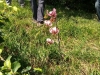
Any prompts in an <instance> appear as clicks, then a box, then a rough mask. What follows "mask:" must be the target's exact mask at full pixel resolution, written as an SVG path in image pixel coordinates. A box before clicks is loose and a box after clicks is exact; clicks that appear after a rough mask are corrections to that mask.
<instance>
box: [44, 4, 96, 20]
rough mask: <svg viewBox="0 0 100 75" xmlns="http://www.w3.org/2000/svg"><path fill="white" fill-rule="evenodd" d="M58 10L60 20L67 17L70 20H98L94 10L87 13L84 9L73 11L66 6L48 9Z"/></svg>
mask: <svg viewBox="0 0 100 75" xmlns="http://www.w3.org/2000/svg"><path fill="white" fill-rule="evenodd" d="M52 8H56V9H57V15H58V18H62V17H65V18H67V19H70V17H72V16H73V17H82V18H85V19H94V18H96V11H95V9H93V10H92V11H89V10H88V11H85V10H83V9H71V8H68V7H65V6H48V5H47V7H46V9H51V10H52Z"/></svg>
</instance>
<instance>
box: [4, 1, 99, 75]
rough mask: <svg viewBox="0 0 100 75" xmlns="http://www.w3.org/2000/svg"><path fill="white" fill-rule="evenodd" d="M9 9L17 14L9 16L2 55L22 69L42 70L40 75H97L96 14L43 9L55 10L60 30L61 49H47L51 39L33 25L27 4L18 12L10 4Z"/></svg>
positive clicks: (15, 3)
mask: <svg viewBox="0 0 100 75" xmlns="http://www.w3.org/2000/svg"><path fill="white" fill-rule="evenodd" d="M12 6H17V7H18V8H19V11H18V12H17V13H14V14H13V15H9V20H10V22H9V23H7V22H6V25H5V26H4V30H5V31H4V34H5V36H4V40H5V41H4V42H3V44H4V46H5V49H4V53H6V54H8V55H13V60H19V61H20V62H21V64H22V66H23V67H24V66H28V65H31V66H32V67H33V68H35V67H36V68H37V67H39V68H41V69H42V70H43V72H42V74H41V75H100V23H99V22H97V17H96V15H95V13H87V12H84V11H81V10H71V9H66V8H62V7H54V6H48V5H46V8H45V10H47V9H48V10H51V9H52V8H56V9H57V26H58V28H59V30H60V33H59V38H60V45H59V44H58V43H57V42H56V43H54V44H52V45H48V44H47V43H46V38H48V37H52V38H54V37H53V36H51V34H50V33H49V31H48V28H46V27H45V26H42V27H37V26H36V24H34V23H33V22H32V11H31V7H30V3H29V2H28V1H26V3H25V7H24V8H21V7H20V6H19V4H18V3H17V2H15V1H13V2H12ZM54 25H55V24H54ZM55 26H56V25H55ZM54 39H56V40H57V38H54ZM59 46H60V48H59ZM13 60H12V61H13ZM23 62H24V63H25V64H23Z"/></svg>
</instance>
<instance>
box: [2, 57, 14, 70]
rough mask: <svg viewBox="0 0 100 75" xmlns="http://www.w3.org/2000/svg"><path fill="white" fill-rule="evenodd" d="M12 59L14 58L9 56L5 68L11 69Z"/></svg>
mask: <svg viewBox="0 0 100 75" xmlns="http://www.w3.org/2000/svg"><path fill="white" fill-rule="evenodd" d="M11 57H12V56H9V57H8V58H7V59H6V60H5V62H4V66H5V67H8V68H9V69H11V61H10V59H11Z"/></svg>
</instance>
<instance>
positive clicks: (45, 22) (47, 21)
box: [44, 20, 52, 27]
mask: <svg viewBox="0 0 100 75" xmlns="http://www.w3.org/2000/svg"><path fill="white" fill-rule="evenodd" d="M44 24H45V25H46V26H49V27H50V26H52V22H51V21H50V20H45V21H44Z"/></svg>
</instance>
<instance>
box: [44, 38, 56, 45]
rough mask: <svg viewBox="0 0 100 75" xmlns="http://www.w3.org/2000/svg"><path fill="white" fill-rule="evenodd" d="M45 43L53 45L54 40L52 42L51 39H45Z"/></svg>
mask: <svg viewBox="0 0 100 75" xmlns="http://www.w3.org/2000/svg"><path fill="white" fill-rule="evenodd" d="M46 42H47V43H48V44H53V43H54V40H52V39H50V38H47V39H46Z"/></svg>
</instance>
